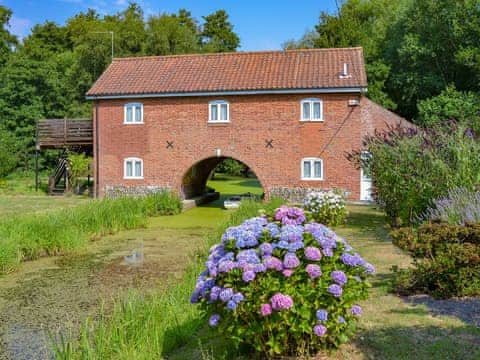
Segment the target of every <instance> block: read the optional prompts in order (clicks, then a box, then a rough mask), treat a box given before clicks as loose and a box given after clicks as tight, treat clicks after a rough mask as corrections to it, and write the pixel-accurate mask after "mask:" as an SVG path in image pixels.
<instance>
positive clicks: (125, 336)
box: [55, 200, 279, 359]
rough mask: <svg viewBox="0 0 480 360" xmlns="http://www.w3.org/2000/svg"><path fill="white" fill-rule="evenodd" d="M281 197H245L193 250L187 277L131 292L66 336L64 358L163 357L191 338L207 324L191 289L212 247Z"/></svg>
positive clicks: (60, 353) (61, 347)
mask: <svg viewBox="0 0 480 360" xmlns="http://www.w3.org/2000/svg"><path fill="white" fill-rule="evenodd" d="M278 206H279V201H276V200H274V201H271V202H270V203H268V204H261V203H257V202H253V201H244V202H242V205H241V207H240V208H239V209H238V210H237V211H235V212H233V213H232V214H231V215H230V217H229V219H228V220H227V221H225V222H224V223H223V224H221V225H220V226H219V227H218V228H217V229H216V230H215V231H213V232H210V233H209V234H208V235H207V236H206V237H205V239H204V244H203V246H202V247H201V250H200V251H197V252H196V253H195V254H192V258H191V263H190V265H189V266H188V268H187V271H186V272H185V274H184V276H183V278H182V280H181V281H179V282H177V283H175V284H172V285H171V286H169V287H168V288H167V289H166V290H165V291H162V292H157V293H154V294H151V295H148V296H146V297H144V296H141V295H139V294H138V293H131V294H130V295H129V296H127V297H126V299H124V300H123V301H121V302H117V303H116V305H115V307H114V309H113V312H112V314H110V315H104V316H102V317H101V318H100V320H99V321H98V322H95V323H94V322H87V323H86V324H85V325H84V327H83V328H82V330H81V335H80V338H79V340H78V341H63V340H61V341H60V342H59V343H57V345H56V348H55V353H56V357H57V358H58V359H158V358H162V357H163V355H164V354H166V353H168V352H170V351H172V350H173V349H176V348H178V347H180V346H182V345H184V344H186V343H187V342H188V341H190V340H191V337H192V334H196V333H197V332H198V331H199V329H200V328H201V327H202V326H203V325H204V321H203V319H202V318H201V316H200V313H199V310H198V309H197V307H195V306H192V305H191V304H190V295H191V292H192V289H193V288H194V287H195V282H196V279H197V277H198V274H199V273H200V272H201V271H202V270H203V262H204V260H205V257H206V254H207V253H208V249H209V248H210V246H211V245H212V244H214V243H217V242H218V241H219V239H220V237H221V234H222V233H223V232H224V230H225V229H226V228H227V227H229V226H232V225H237V224H239V223H241V222H242V221H243V220H245V219H247V218H249V217H252V216H256V215H257V214H258V210H259V209H260V208H270V207H271V208H275V207H278Z"/></svg>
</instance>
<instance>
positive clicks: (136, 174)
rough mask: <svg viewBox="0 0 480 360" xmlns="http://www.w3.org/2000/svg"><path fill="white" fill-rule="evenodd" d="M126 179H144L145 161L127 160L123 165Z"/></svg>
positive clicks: (138, 159)
mask: <svg viewBox="0 0 480 360" xmlns="http://www.w3.org/2000/svg"><path fill="white" fill-rule="evenodd" d="M123 178H124V179H143V160H142V159H140V158H135V157H130V158H126V159H125V160H124V163H123Z"/></svg>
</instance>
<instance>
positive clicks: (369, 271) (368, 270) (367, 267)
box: [364, 263, 375, 274]
mask: <svg viewBox="0 0 480 360" xmlns="http://www.w3.org/2000/svg"><path fill="white" fill-rule="evenodd" d="M364 267H365V274H374V273H375V267H374V266H373V265H372V264H370V263H366V264H365V266H364Z"/></svg>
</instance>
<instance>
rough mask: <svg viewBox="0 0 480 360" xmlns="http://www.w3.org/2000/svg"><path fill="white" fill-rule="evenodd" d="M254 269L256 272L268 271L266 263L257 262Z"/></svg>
mask: <svg viewBox="0 0 480 360" xmlns="http://www.w3.org/2000/svg"><path fill="white" fill-rule="evenodd" d="M253 271H254V272H256V273H260V272H265V271H267V267H266V266H265V265H264V264H255V265H253Z"/></svg>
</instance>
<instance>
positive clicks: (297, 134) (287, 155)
mask: <svg viewBox="0 0 480 360" xmlns="http://www.w3.org/2000/svg"><path fill="white" fill-rule="evenodd" d="M366 91H367V78H366V74H365V65H364V60H363V53H362V49H361V48H345V49H313V50H292V51H266V52H243V53H242V52H239V53H223V54H202V55H177V56H158V57H137V58H122V59H114V60H113V62H112V63H111V64H110V66H109V67H108V68H107V69H106V70H105V72H104V73H103V74H102V75H101V76H100V78H99V79H98V80H97V81H96V82H95V84H94V85H93V86H92V88H91V89H90V90H89V91H88V93H87V98H88V99H91V100H93V102H94V107H93V108H94V110H93V111H94V114H93V119H94V158H95V161H94V163H95V179H96V194H97V196H115V195H117V194H119V193H122V194H124V193H126V194H142V193H147V192H150V191H156V190H158V189H164V188H169V189H172V190H174V191H177V192H178V193H180V194H181V195H182V196H184V197H187V198H188V197H192V196H195V195H198V194H201V193H202V192H203V191H204V188H205V183H206V181H207V178H208V176H209V174H210V173H211V171H212V170H213V169H214V168H215V166H216V165H217V164H218V163H219V162H220V161H222V160H223V159H225V158H234V159H237V160H239V161H241V162H243V163H245V164H246V165H247V166H248V167H250V168H251V169H252V170H253V171H254V172H255V174H256V175H257V177H258V179H259V181H260V182H261V184H262V186H263V189H264V191H265V194H266V195H267V196H270V195H282V196H285V197H288V198H290V199H295V200H298V199H299V198H300V197H302V196H303V194H304V193H305V191H307V190H308V189H312V188H313V189H329V188H341V189H344V190H345V191H347V193H348V194H349V197H350V199H352V200H359V199H367V198H368V196H369V192H368V188H369V186H370V180H369V179H366V178H365V177H363V181H362V171H361V170H360V169H356V168H355V166H353V165H352V164H351V163H350V162H349V161H348V160H347V159H346V157H345V154H346V152H348V151H350V150H352V149H360V148H361V146H362V138H363V136H364V135H366V134H367V133H370V132H373V131H374V129H376V128H377V129H382V128H385V127H386V126H387V125H388V124H391V125H395V124H397V123H398V122H401V121H404V120H403V119H401V118H400V117H398V116H397V115H395V114H393V113H391V112H390V111H387V110H385V109H383V108H382V107H380V106H379V105H377V104H375V103H373V102H371V101H370V100H368V99H367V98H366V97H364V96H363V94H364V93H365V92H366Z"/></svg>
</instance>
